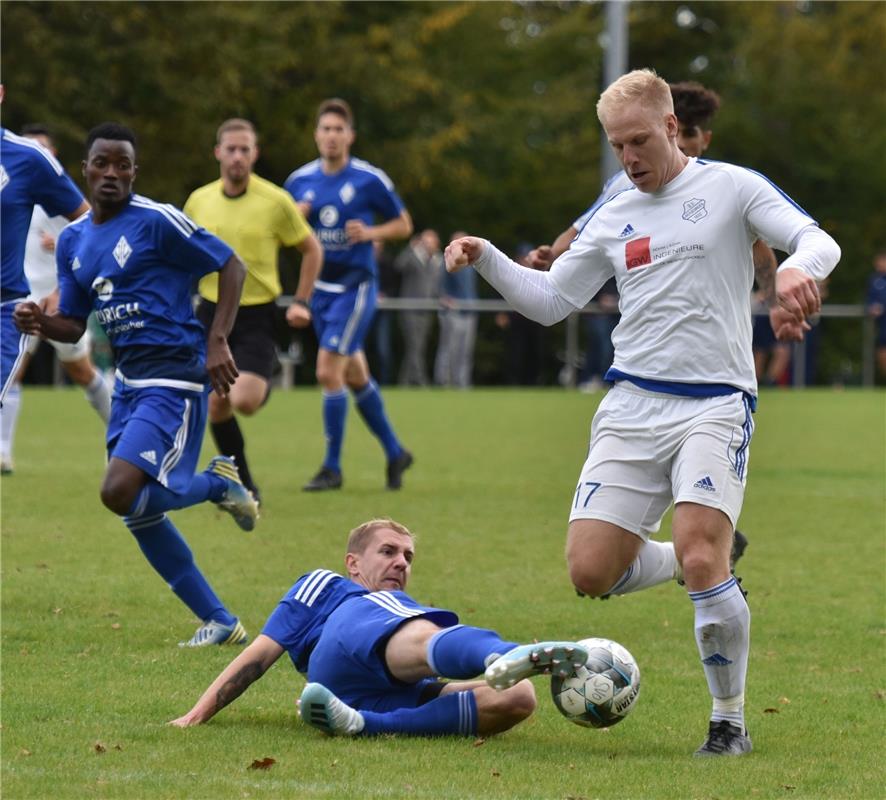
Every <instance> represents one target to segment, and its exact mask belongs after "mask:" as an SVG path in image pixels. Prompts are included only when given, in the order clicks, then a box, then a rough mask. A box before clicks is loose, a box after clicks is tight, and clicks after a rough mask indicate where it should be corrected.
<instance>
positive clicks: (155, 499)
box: [129, 472, 227, 517]
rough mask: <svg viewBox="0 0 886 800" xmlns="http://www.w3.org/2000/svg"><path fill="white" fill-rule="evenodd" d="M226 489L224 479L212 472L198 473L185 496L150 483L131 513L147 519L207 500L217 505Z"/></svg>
mask: <svg viewBox="0 0 886 800" xmlns="http://www.w3.org/2000/svg"><path fill="white" fill-rule="evenodd" d="M225 489H227V484H226V483H225V480H224V478H221V477H219V476H218V475H213V474H212V473H211V472H198V473H197V474H196V475H195V476H194V478H193V480H192V481H191V485H190V486H189V487H188V490H187V491H186V492H185V493H184V494H175V493H174V492H170V491H169V489H167V488H166V487H165V486H161V485H160V484H159V483H157V482H156V481H150V482H148V483H147V484H145V486H144V487H143V488H142V490H141V491H140V492H139V493H138V496H137V497H136V498H135V502H134V503H133V504H132V508H131V509H129V513H130V514H131V515H132V516H134V517H146V516H153V515H155V514H162V513H163V512H164V511H171V510H173V509H176V508H189V507H190V506H195V505H197V504H198V503H203V502H205V501H206V500H211V501H212V502H213V503H217V502H218V501H219V500H221V499H222V497H223V496H224V493H225Z"/></svg>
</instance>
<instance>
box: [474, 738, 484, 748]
mask: <svg viewBox="0 0 886 800" xmlns="http://www.w3.org/2000/svg"><path fill="white" fill-rule="evenodd" d="M484 744H486V740H485V739H483V738H480V739H474V747H482V746H483V745H484Z"/></svg>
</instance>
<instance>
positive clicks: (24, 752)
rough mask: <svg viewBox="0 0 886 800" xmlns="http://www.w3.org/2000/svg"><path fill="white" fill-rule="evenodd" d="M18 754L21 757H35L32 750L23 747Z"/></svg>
mask: <svg viewBox="0 0 886 800" xmlns="http://www.w3.org/2000/svg"><path fill="white" fill-rule="evenodd" d="M18 754H19V755H20V756H31V755H34V754H33V753H32V752H31V751H30V750H28V749H27V748H26V747H23V748H22V749H21V750H19V751H18Z"/></svg>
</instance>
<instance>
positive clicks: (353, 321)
mask: <svg viewBox="0 0 886 800" xmlns="http://www.w3.org/2000/svg"><path fill="white" fill-rule="evenodd" d="M375 302H376V284H375V281H374V280H368V281H363V283H360V284H358V285H357V286H353V287H350V288H346V289H345V290H344V291H343V292H327V291H323V290H321V289H318V290H316V291H315V292H314V297H313V299H312V300H311V316H312V317H313V320H314V331H315V332H316V334H317V341H318V342H319V343H320V347H321V348H322V349H324V350H329V351H331V352H333V353H339V354H340V355H343V356H350V355H353V354H354V353H356V352H358V351H359V350H362V349H363V340H364V339H365V338H366V333H367V331H368V330H369V325H370V324H371V323H372V317H373V316H374V315H375Z"/></svg>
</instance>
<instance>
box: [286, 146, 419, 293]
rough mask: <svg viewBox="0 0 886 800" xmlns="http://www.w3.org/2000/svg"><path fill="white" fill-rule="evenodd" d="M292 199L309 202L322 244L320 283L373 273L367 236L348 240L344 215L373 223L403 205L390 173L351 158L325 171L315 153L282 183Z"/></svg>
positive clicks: (344, 282)
mask: <svg viewBox="0 0 886 800" xmlns="http://www.w3.org/2000/svg"><path fill="white" fill-rule="evenodd" d="M283 187H284V188H285V189H286V190H287V191H288V192H289V193H290V194H291V195H292V196H293V197H294V198H295V199H296V201H297V202H299V203H301V202H304V203H310V206H311V210H310V213H309V214H308V222H310V224H311V227H313V228H314V233H316V235H317V238H318V239H319V240H320V244H321V245H322V246H323V271H322V272H321V273H320V282H319V286H318V288H320V289H322V288H323V284H324V283H325V284H332V285H338V286H345V287H354V286H356V285H357V284H359V283H361V282H362V281H365V280H366V279H367V278H369V277H375V275H376V263H375V254H374V252H373V249H372V242H359V243H358V244H348V240H347V236H346V235H345V223H346V222H347V221H348V220H350V219H359V220H363V222H365V223H366V224H367V225H375V224H376V222H377V221H378V219H379V218H381V219H382V220H384V221H385V222H387V221H388V220H391V219H395V218H396V217H399V216H400V214H401V212H402V211H403V208H404V206H403V201H402V200H401V199H400V197H399V195H398V194H397V192H396V190H395V189H394V184H393V183H392V182H391V179H390V178H389V177H388V176H387V175H386V174H385V173H384V172H383V171H382V170H380V169H378V168H377V167H374V166H372V164H370V163H369V162H367V161H363V160H362V159H359V158H352V159H350V160H349V161H348V164H347V166H346V167H345V168H344V169H342V170H340V171H339V172H336V173H333V174H331V175H327V174H325V173H324V172H323V170H322V162H321V160H320V159H316V160H315V161H311V162H310V163H309V164H305V165H304V166H302V167H299V168H298V169H297V170H295V172H293V173H292V174H291V175H290V176H289V177H288V178H287V179H286V182H285V183H284V184H283Z"/></svg>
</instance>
